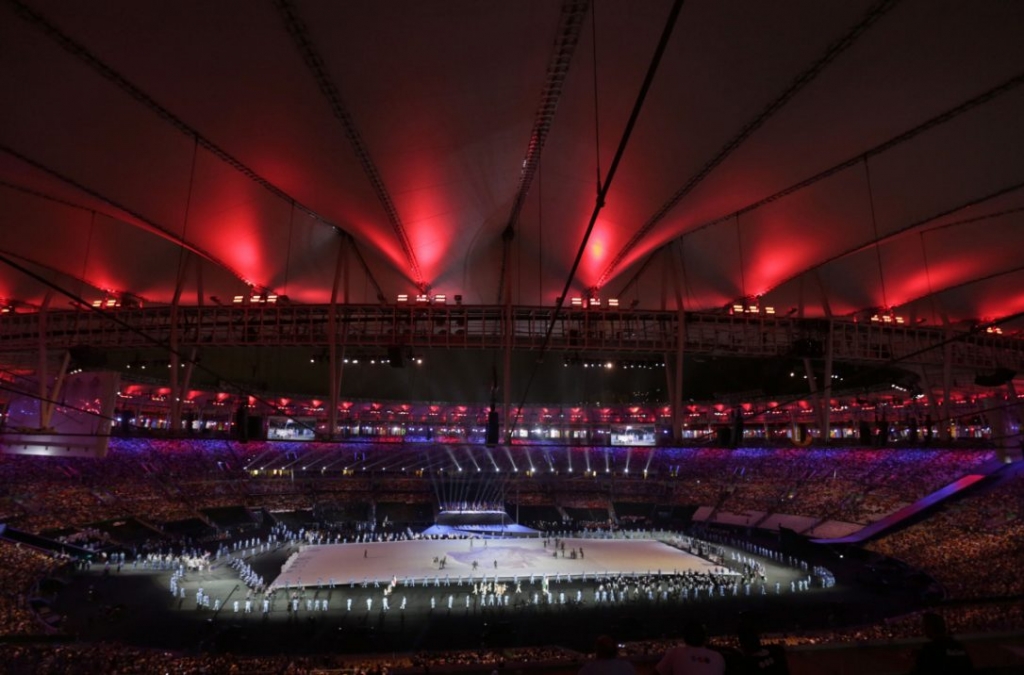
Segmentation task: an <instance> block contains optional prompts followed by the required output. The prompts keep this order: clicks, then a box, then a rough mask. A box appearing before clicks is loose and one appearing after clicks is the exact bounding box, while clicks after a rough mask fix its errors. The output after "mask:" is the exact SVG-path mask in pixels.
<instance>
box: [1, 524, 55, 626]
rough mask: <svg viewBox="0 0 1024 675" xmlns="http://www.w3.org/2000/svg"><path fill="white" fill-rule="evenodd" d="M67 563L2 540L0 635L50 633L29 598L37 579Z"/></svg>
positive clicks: (28, 547) (30, 548)
mask: <svg viewBox="0 0 1024 675" xmlns="http://www.w3.org/2000/svg"><path fill="white" fill-rule="evenodd" d="M64 562H66V561H65V560H62V559H61V558H58V557H54V556H52V555H49V554H46V553H43V552H40V551H37V550H36V549H34V548H32V547H30V546H24V545H21V544H17V543H14V542H10V541H6V540H3V539H0V637H4V636H12V635H35V634H40V633H44V632H46V627H45V625H44V624H43V623H42V622H41V621H40V620H39V618H38V617H37V616H36V615H35V613H34V612H33V611H32V609H31V607H30V606H29V599H30V598H31V597H32V593H33V589H34V588H35V586H36V584H37V582H39V581H40V580H41V579H42V578H43V577H45V576H46V575H48V574H50V573H51V572H52V571H53V570H55V569H56V568H57V567H59V566H61V565H62V564H64Z"/></svg>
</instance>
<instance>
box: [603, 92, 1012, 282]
mask: <svg viewBox="0 0 1024 675" xmlns="http://www.w3.org/2000/svg"><path fill="white" fill-rule="evenodd" d="M1021 85H1024V72H1021V73H1017V74H1016V75H1014V76H1013V77H1011V78H1009V79H1008V80H1005V81H1003V82H1001V83H999V84H998V85H996V86H995V87H992V88H991V89H988V90H986V91H984V92H982V93H981V94H978V95H977V96H974V97H972V98H970V99H968V100H966V101H964V102H962V103H960V104H958V105H956V106H955V107H953V108H950V109H948V110H945V111H943V112H941V113H939V114H938V115H936V116H934V117H932V118H930V119H928V120H926V121H924V122H922V123H921V124H918V125H917V126H915V127H913V128H911V129H908V130H907V131H904V132H903V133H900V134H897V135H896V136H893V137H892V138H890V139H888V140H886V141H883V142H882V143H879V144H878V145H876V146H874V147H872V148H870V149H868V150H866V151H864V152H861V153H859V154H857V155H854V156H853V157H849V158H847V159H845V160H843V161H842V162H839V163H838V164H835V165H833V166H831V167H829V168H828V169H825V170H824V171H821V172H819V173H816V174H814V175H813V176H810V177H808V178H805V179H803V180H801V181H799V182H797V183H794V184H793V185H790V186H789V187H786V188H783V189H782V190H779V191H778V192H775V193H773V194H771V195H768V196H767V197H764V198H763V199H759V200H758V201H756V202H753V203H751V204H748V205H747V206H744V207H743V208H741V209H738V210H737V211H734V212H732V213H729V214H727V215H724V216H720V217H718V218H715V219H713V220H709V221H707V222H704V223H701V224H700V225H698V226H696V227H694V228H692V229H690V230H687V231H686V232H684V233H683V234H681V235H680V236H678V237H675V238H673V239H672V240H670V241H669V242H666V243H665V244H662V246H660V247H658V249H656V250H654V251H652V252H651V253H650V254H648V256H647V260H648V262H649V261H650V258H651V257H652V256H654V254H655V253H657V252H658V250H660V249H661V248H662V247H664V246H667V245H668V244H669V243H671V242H672V241H677V240H679V241H681V240H683V239H685V238H686V237H688V236H690V235H692V234H695V233H697V232H700V231H702V230H705V229H707V228H709V227H713V226H715V225H719V224H721V223H725V222H729V221H731V220H732V219H733V218H735V217H737V216H742V215H745V214H747V213H750V212H751V211H755V210H757V209H759V208H761V207H763V206H767V205H768V204H771V203H773V202H776V201H778V200H780V199H784V198H785V197H789V196H791V195H793V194H795V193H797V192H800V191H801V190H804V189H806V188H809V187H811V186H813V185H815V184H817V183H819V182H821V181H823V180H826V179H828V178H831V177H832V176H834V175H836V174H838V173H841V172H843V171H845V170H847V169H850V168H852V167H854V166H857V165H858V164H860V163H861V162H862V161H864V160H865V158H867V159H871V158H874V157H876V156H878V155H881V154H882V153H884V152H888V151H889V150H892V149H893V148H895V147H898V146H900V145H902V144H904V143H906V142H908V141H911V140H913V139H914V138H916V137H918V136H920V135H921V134H924V133H926V132H928V131H931V130H932V129H934V128H936V127H939V126H941V125H943V124H945V123H946V122H950V121H952V120H954V119H956V118H957V117H960V116H961V115H963V114H965V113H968V112H970V111H972V110H974V109H975V108H978V107H980V106H982V105H984V104H986V103H989V102H990V101H993V100H995V99H996V98H998V97H1000V96H1002V95H1003V94H1007V93H1009V92H1011V91H1013V90H1015V89H1016V88H1017V87H1019V86H1021ZM646 265H647V263H646V262H645V263H644V266H643V267H642V268H641V270H640V271H643V269H645V268H646ZM638 277H639V272H638V273H636V274H634V275H633V276H632V277H630V279H629V281H627V282H626V283H625V285H624V286H623V288H622V290H621V291H620V292H619V297H622V296H623V295H625V294H626V292H627V291H628V290H629V288H630V287H631V286H632V285H633V284H635V283H636V281H637V279H638Z"/></svg>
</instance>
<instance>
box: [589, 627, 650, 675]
mask: <svg viewBox="0 0 1024 675" xmlns="http://www.w3.org/2000/svg"><path fill="white" fill-rule="evenodd" d="M594 651H595V654H594V660H593V661H591V662H590V663H588V664H586V665H585V666H583V667H582V668H580V672H579V675H636V670H634V669H633V664H632V663H630V662H629V661H627V660H625V659H620V658H619V645H618V644H617V643H616V642H615V640H613V639H612V638H611V637H610V636H608V635H602V636H600V637H599V638H597V643H596V644H595V645H594Z"/></svg>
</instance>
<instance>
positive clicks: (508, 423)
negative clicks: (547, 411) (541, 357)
mask: <svg viewBox="0 0 1024 675" xmlns="http://www.w3.org/2000/svg"><path fill="white" fill-rule="evenodd" d="M506 246H508V243H507V242H506ZM502 295H504V296H505V311H504V317H505V321H504V324H505V335H504V336H503V337H504V338H505V348H504V353H503V354H502V356H503V357H502V420H503V421H504V423H505V427H504V429H503V432H502V434H501V435H502V437H503V438H505V442H506V444H508V445H510V446H511V445H512V436H511V433H512V429H513V428H514V427H515V422H516V421H517V420H513V419H511V418H510V416H511V415H512V338H513V337H514V334H515V324H514V321H513V317H512V266H511V265H508V268H507V270H506V275H505V290H504V293H503V294H502Z"/></svg>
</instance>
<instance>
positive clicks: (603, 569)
mask: <svg viewBox="0 0 1024 675" xmlns="http://www.w3.org/2000/svg"><path fill="white" fill-rule="evenodd" d="M551 541H552V544H549V545H548V546H545V545H544V539H540V538H529V539H489V540H488V539H423V540H413V541H394V542H377V543H368V544H331V545H326V546H303V547H301V549H300V550H299V551H298V552H297V553H295V554H293V555H292V556H291V557H289V559H288V561H287V562H286V563H285V565H284V566H283V568H282V570H281V574H280V575H279V576H278V577H277V578H276V579H274V581H273V582H272V584H271V586H272V587H273V588H282V587H284V586H285V585H288V586H291V587H295V586H315V585H317V582H318V580H319V583H321V584H323V585H327V584H328V583H329V581H330V580H331V579H333V580H334V582H335V583H336V584H339V585H340V584H351V583H362V582H363V581H364V580H365V581H381V582H390V581H391V580H392V579H393V578H397V579H398V580H399V581H400V582H403V581H405V580H406V579H410V580H417V581H421V580H423V579H427V580H430V581H433V580H434V579H435V578H440V579H441V580H444V578H445V577H446V576H447V577H448V578H449V579H452V580H457V579H459V578H460V577H461V578H463V579H469V578H471V577H472V578H476V579H480V578H482V577H485V576H486V577H487V578H489V579H492V578H495V577H497V578H498V579H511V578H513V577H519V578H520V579H524V578H528V577H530V576H531V575H535V576H536V577H537V578H540V577H543V576H548V577H554V576H555V575H557V574H560V575H562V576H563V577H564V576H565V575H567V574H571V575H572V576H573V577H574V578H575V577H579V576H581V575H583V574H587V575H588V576H595V575H606V574H634V573H636V574H647V573H648V572H651V573H657V572H659V571H660V572H662V573H665V574H669V573H682V572H688V571H689V572H711V571H714V570H715V569H717V565H715V564H713V563H711V562H709V561H707V560H704V559H702V558H698V557H697V556H695V555H691V554H690V553H686V552H684V551H680V550H679V549H676V548H673V547H671V546H669V545H668V544H664V543H662V542H660V541H656V540H654V539H564V540H562V541H564V542H565V552H566V557H564V558H563V557H562V555H561V552H560V551H559V553H558V557H555V556H554V555H552V554H553V553H554V552H555V550H554V545H553V540H551ZM580 547H582V548H583V557H577V558H576V559H575V560H573V559H571V558H570V557H568V556H569V552H570V551H571V550H573V549H577V551H578V550H579V549H580ZM435 558H436V559H441V558H447V565H446V567H445V569H443V570H442V569H440V568H439V565H438V563H436V562H434V560H435ZM474 562H475V563H477V569H476V570H474V569H473V563H474Z"/></svg>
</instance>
